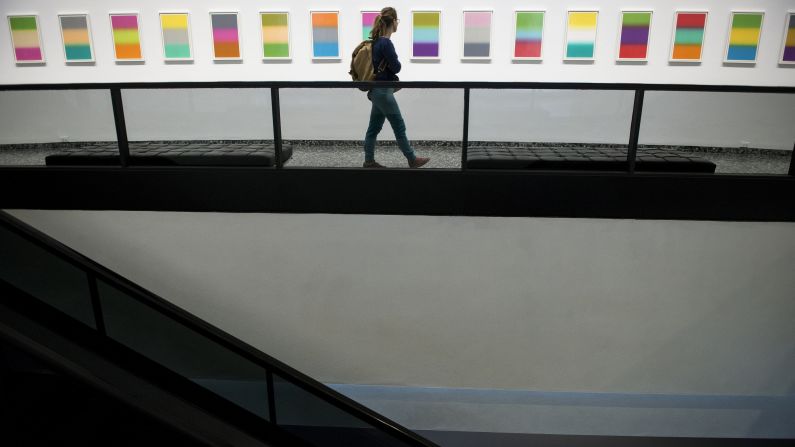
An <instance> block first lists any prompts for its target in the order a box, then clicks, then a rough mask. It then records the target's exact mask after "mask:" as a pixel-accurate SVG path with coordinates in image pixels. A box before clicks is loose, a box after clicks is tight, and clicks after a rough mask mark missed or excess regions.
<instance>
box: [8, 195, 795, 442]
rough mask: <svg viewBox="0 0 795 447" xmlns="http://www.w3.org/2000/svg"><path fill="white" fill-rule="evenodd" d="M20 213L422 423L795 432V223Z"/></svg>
mask: <svg viewBox="0 0 795 447" xmlns="http://www.w3.org/2000/svg"><path fill="white" fill-rule="evenodd" d="M11 212H12V214H13V215H15V216H17V217H19V218H21V219H22V220H24V221H26V222H28V223H29V224H31V225H33V226H34V227H36V228H39V229H40V230H42V231H44V232H46V233H48V234H50V235H51V236H53V237H55V238H56V239H58V240H60V241H62V242H63V243H65V244H66V245H68V246H70V247H72V248H74V249H76V250H77V251H79V252H81V253H83V254H85V255H86V256H88V257H90V258H92V259H94V260H96V261H98V262H99V263H101V264H103V265H105V266H107V267H108V268H110V269H112V270H114V271H116V272H118V273H120V274H122V275H123V276H126V277H127V278H129V279H131V280H132V281H134V282H136V283H138V284H140V285H141V286H143V287H145V288H147V289H149V290H151V291H153V292H154V293H156V294H158V295H160V296H162V297H164V298H166V299H168V300H170V301H172V302H173V303H175V304H177V305H178V306H181V307H183V308H185V309H187V310H188V311H189V312H192V313H194V314H195V315H197V316H199V317H200V318H203V319H205V320H207V321H208V322H210V323H211V324H214V325H216V326H218V327H220V328H222V329H224V330H225V331H228V332H230V333H231V334H233V335H235V336H237V337H239V338H241V339H242V340H245V341H246V342H248V343H250V344H252V345H254V346H256V347H257V348H259V349H261V350H263V351H265V352H267V353H269V354H271V355H273V356H275V357H276V358H278V359H280V360H282V361H285V362H286V363H288V364H289V365H291V366H294V367H296V368H298V369H299V370H301V371H303V372H305V373H307V374H309V375H311V376H313V377H315V378H317V379H319V380H321V381H323V382H327V383H333V384H336V385H335V387H336V388H337V389H339V390H340V391H341V392H344V393H346V394H348V395H350V396H351V397H352V398H354V399H356V400H359V401H361V402H363V403H365V404H366V405H369V406H371V407H373V408H375V409H376V410H378V411H382V412H383V413H384V414H386V415H387V416H390V417H393V418H395V419H396V420H397V421H398V422H402V423H404V424H406V425H407V426H409V427H410V428H415V429H427V430H463V431H494V432H514V433H562V434H604V435H626V436H718V437H744V436H750V437H792V436H795V432H793V430H792V428H793V427H792V425H791V424H789V423H787V421H791V420H792V416H793V408H795V407H794V406H793V405H794V404H795V376H793V371H795V325H793V321H795V299H793V298H794V297H795V295H793V290H795V276H793V275H792V272H793V271H795V224H792V223H743V222H687V221H648V220H644V221H635V220H608V219H603V220H596V219H538V218H487V217H427V216H362V215H317V214H314V215H313V214H306V215H305V214H299V215H279V214H215V213H171V212H168V213H166V212H116V211H92V212H88V211H36V210H13V211H11Z"/></svg>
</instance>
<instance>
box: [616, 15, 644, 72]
mask: <svg viewBox="0 0 795 447" xmlns="http://www.w3.org/2000/svg"><path fill="white" fill-rule="evenodd" d="M652 15H653V12H652V11H621V30H620V31H619V33H618V56H617V57H616V60H618V61H622V62H623V61H632V62H646V61H647V60H648V57H649V34H650V31H651V20H652Z"/></svg>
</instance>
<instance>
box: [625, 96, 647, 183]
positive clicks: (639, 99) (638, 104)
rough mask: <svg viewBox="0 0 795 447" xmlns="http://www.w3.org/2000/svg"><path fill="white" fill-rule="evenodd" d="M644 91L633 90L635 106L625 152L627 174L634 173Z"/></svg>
mask: <svg viewBox="0 0 795 447" xmlns="http://www.w3.org/2000/svg"><path fill="white" fill-rule="evenodd" d="M644 93H645V90H644V89H642V88H639V89H637V90H635V105H634V106H633V108H632V125H631V127H630V129H629V148H628V150H627V164H628V165H629V168H628V172H629V173H630V174H633V173H635V158H636V157H637V155H638V137H639V135H640V119H641V117H642V116H643V95H644Z"/></svg>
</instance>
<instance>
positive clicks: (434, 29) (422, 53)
mask: <svg viewBox="0 0 795 447" xmlns="http://www.w3.org/2000/svg"><path fill="white" fill-rule="evenodd" d="M441 28H442V12H441V11H411V35H412V45H411V57H412V59H429V60H439V59H440V57H441V53H440V44H439V42H441V39H440V36H441Z"/></svg>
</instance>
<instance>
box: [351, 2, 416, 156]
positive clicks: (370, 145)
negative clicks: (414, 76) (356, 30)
mask: <svg viewBox="0 0 795 447" xmlns="http://www.w3.org/2000/svg"><path fill="white" fill-rule="evenodd" d="M398 23H400V20H399V19H398V16H397V11H395V8H391V7H386V8H384V9H382V10H381V14H379V15H378V16H376V18H375V22H374V23H373V30H372V31H371V32H370V39H372V40H373V67H374V69H375V80H376V81H397V80H398V77H397V73H399V72H400V68H401V66H400V61H399V60H398V56H397V52H395V46H394V45H393V44H392V41H391V40H390V37H391V36H392V33H395V32H397V29H398ZM367 98H368V99H370V101H372V103H373V108H372V110H371V112H370V125H369V126H368V127H367V134H366V135H365V137H364V165H363V166H364V167H365V168H383V167H384V166H382V165H380V164H379V163H378V162H377V161H375V140H376V138H377V137H378V133H379V132H381V128H382V127H383V126H384V121H385V120H389V124H391V125H392V130H393V131H394V132H395V138H396V139H397V143H398V146H399V147H400V150H401V151H402V152H403V155H405V156H406V160H408V163H409V167H410V168H419V167H420V166H423V165H425V164H426V163H428V161H429V160H430V158H425V157H417V156H416V155H415V154H414V149H413V148H412V147H411V145H410V144H409V140H408V138H407V137H406V123H405V122H404V121H403V116H402V115H401V114H400V107H398V103H397V101H396V100H395V89H394V88H384V87H376V88H374V89H372V90H370V92H368V93H367Z"/></svg>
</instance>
